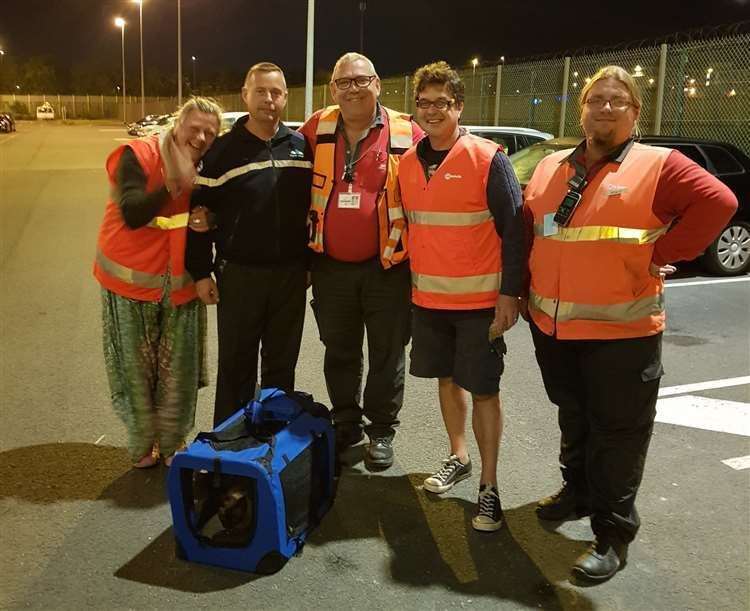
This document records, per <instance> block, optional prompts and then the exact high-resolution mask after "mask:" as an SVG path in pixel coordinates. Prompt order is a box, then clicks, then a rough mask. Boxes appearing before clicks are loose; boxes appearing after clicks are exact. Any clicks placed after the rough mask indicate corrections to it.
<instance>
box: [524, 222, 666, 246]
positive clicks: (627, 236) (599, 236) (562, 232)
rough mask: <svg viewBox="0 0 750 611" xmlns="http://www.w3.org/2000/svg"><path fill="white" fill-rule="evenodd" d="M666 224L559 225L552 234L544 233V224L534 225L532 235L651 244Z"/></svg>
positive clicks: (568, 239)
mask: <svg viewBox="0 0 750 611" xmlns="http://www.w3.org/2000/svg"><path fill="white" fill-rule="evenodd" d="M667 229H669V227H668V226H664V227H659V228H658V229H634V228H632V227H607V226H599V225H590V226H587V227H559V228H558V231H557V233H556V234H554V235H544V225H543V224H542V223H537V224H535V225H534V237H535V238H541V239H544V240H557V241H560V242H597V241H608V242H617V243H619V244H653V243H654V242H656V240H658V239H659V238H660V237H661V236H663V235H664V234H665V233H666V232H667Z"/></svg>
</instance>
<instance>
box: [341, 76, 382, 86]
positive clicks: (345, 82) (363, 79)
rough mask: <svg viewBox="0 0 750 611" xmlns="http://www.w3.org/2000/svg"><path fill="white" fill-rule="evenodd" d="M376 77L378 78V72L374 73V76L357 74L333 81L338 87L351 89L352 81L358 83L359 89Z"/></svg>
mask: <svg viewBox="0 0 750 611" xmlns="http://www.w3.org/2000/svg"><path fill="white" fill-rule="evenodd" d="M376 78H378V77H377V75H376V74H373V75H372V76H364V75H362V76H355V77H353V78H337V79H335V80H334V81H333V84H334V85H336V89H349V87H351V86H352V83H354V84H355V85H357V87H358V88H359V89H363V88H365V87H367V86H368V85H369V84H370V83H372V82H373V81H374V80H375V79H376Z"/></svg>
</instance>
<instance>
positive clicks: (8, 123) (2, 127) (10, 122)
mask: <svg viewBox="0 0 750 611" xmlns="http://www.w3.org/2000/svg"><path fill="white" fill-rule="evenodd" d="M14 131H16V120H15V119H14V118H13V115H12V114H10V113H9V112H3V113H0V132H14Z"/></svg>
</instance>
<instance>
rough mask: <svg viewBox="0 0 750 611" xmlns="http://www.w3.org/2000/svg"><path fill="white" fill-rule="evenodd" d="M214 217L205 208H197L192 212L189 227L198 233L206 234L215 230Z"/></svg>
mask: <svg viewBox="0 0 750 611" xmlns="http://www.w3.org/2000/svg"><path fill="white" fill-rule="evenodd" d="M213 216H214V215H213V213H212V212H211V211H210V210H209V209H208V208H206V207H205V206H196V207H195V208H193V209H192V210H191V211H190V217H189V218H188V227H190V229H192V230H193V231H197V232H198V233H205V232H206V231H209V230H211V229H212V228H213Z"/></svg>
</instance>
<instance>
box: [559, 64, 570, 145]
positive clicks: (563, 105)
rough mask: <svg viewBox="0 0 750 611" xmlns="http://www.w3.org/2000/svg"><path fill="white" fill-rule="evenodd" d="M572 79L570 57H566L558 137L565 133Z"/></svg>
mask: <svg viewBox="0 0 750 611" xmlns="http://www.w3.org/2000/svg"><path fill="white" fill-rule="evenodd" d="M569 79H570V57H566V58H565V64H564V65H563V82H562V93H561V95H560V123H559V124H558V127H557V137H558V138H562V137H563V136H564V135H565V115H566V114H567V112H568V81H569Z"/></svg>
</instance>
